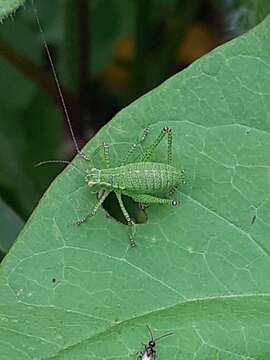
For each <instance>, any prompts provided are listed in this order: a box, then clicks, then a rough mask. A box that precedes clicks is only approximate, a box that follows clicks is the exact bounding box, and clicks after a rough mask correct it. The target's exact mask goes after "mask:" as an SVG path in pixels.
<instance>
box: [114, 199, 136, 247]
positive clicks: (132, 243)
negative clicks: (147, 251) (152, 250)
mask: <svg viewBox="0 0 270 360" xmlns="http://www.w3.org/2000/svg"><path fill="white" fill-rule="evenodd" d="M115 195H116V197H117V200H118V202H119V206H120V209H121V210H122V213H123V215H124V217H125V219H126V221H127V223H128V225H129V226H130V230H131V231H130V233H129V243H130V246H131V247H134V246H135V245H136V244H135V239H134V237H135V231H136V229H135V226H136V225H135V222H134V221H133V220H132V219H131V218H130V216H129V213H128V212H127V210H126V208H125V205H124V203H123V200H122V196H121V193H120V192H115Z"/></svg>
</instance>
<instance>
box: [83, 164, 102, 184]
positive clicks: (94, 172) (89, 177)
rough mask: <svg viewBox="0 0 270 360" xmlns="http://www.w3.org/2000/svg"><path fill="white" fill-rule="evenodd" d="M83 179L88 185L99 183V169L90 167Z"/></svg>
mask: <svg viewBox="0 0 270 360" xmlns="http://www.w3.org/2000/svg"><path fill="white" fill-rule="evenodd" d="M85 181H86V182H87V184H88V186H90V187H91V186H94V185H97V184H99V183H100V169H96V168H92V169H87V170H86V176H85Z"/></svg>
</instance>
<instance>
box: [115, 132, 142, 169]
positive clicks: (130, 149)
mask: <svg viewBox="0 0 270 360" xmlns="http://www.w3.org/2000/svg"><path fill="white" fill-rule="evenodd" d="M148 134H149V128H145V129H144V130H143V135H142V137H141V139H140V141H139V142H138V143H137V144H133V145H131V147H130V148H129V150H128V152H127V155H126V157H125V159H124V160H123V161H122V163H121V165H125V164H127V163H128V160H129V159H130V157H131V155H132V154H133V153H134V150H135V149H137V147H138V146H139V145H141V144H142V143H143V142H144V140H145V138H146V137H147V135H148Z"/></svg>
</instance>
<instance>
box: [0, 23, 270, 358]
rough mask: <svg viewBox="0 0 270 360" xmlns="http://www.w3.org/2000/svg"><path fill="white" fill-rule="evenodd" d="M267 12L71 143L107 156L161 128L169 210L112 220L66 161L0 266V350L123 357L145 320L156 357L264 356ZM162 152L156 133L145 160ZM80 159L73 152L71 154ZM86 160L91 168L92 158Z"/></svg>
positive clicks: (269, 149) (269, 248) (267, 308)
mask: <svg viewBox="0 0 270 360" xmlns="http://www.w3.org/2000/svg"><path fill="white" fill-rule="evenodd" d="M269 37H270V18H269V17H268V18H267V19H266V20H265V21H264V22H263V23H262V24H260V25H259V26H258V27H257V28H255V29H254V30H252V31H250V32H249V33H248V34H246V35H245V36H242V37H241V38H238V39H236V40H235V41H232V42H230V43H228V44H226V45H225V46H222V47H220V48H218V49H216V50H215V51H213V52H212V53H211V54H209V55H208V56H206V57H204V58H202V59H201V60H199V61H197V62H196V63H194V64H193V65H192V66H190V67H189V68H188V69H187V70H185V71H184V72H182V73H181V74H179V75H176V76H174V77H173V78H171V79H170V80H168V81H167V82H165V83H163V84H162V85H161V86H160V87H158V88H157V89H155V90H154V91H152V92H151V93H149V94H147V95H146V96H144V97H142V98H141V99H139V100H138V101H136V102H135V103H133V104H131V105H130V106H129V107H127V108H126V109H124V110H123V111H122V112H120V113H119V114H118V115H117V116H116V117H115V118H114V120H113V121H112V122H111V123H110V124H109V125H108V126H106V127H105V128H103V129H102V131H100V133H99V134H98V136H97V137H96V138H95V139H94V140H93V141H91V142H90V143H89V144H88V145H87V147H86V149H85V152H86V153H87V154H88V155H89V157H91V154H92V153H93V151H94V149H95V148H96V147H97V146H98V144H100V143H101V142H102V141H107V142H109V143H110V144H111V149H110V152H111V156H112V161H113V164H114V165H117V164H119V162H120V160H121V157H122V156H123V154H124V153H125V152H126V150H127V149H128V147H129V145H130V144H132V143H134V142H135V141H136V140H137V139H138V138H139V136H140V134H141V132H142V129H143V128H144V127H146V126H148V127H149V128H150V130H151V131H150V135H149V138H148V139H147V140H146V145H147V144H149V143H151V141H152V139H153V138H154V137H155V136H156V134H157V133H158V132H159V131H160V129H161V128H162V127H163V126H170V127H172V128H173V134H174V142H173V156H174V158H173V162H174V165H175V166H176V167H178V168H183V169H185V173H186V185H184V186H183V187H182V188H181V189H179V191H178V192H177V193H176V198H177V199H178V200H180V201H181V206H179V207H178V208H170V207H165V206H163V207H162V206H152V207H151V208H149V209H147V213H148V221H147V223H145V224H141V225H138V226H137V233H136V241H137V247H136V248H132V249H129V248H128V240H127V233H128V229H127V226H126V225H123V224H121V223H117V222H115V221H114V220H113V219H111V218H107V217H106V216H105V213H104V211H103V210H100V211H99V212H98V213H97V215H96V216H95V217H94V218H92V219H90V220H89V221H88V222H87V223H86V224H83V225H81V227H76V226H74V225H73V224H72V222H73V220H74V219H77V218H78V217H80V216H82V215H84V214H85V213H87V212H88V211H89V208H91V207H92V206H93V204H94V203H95V202H96V196H95V195H94V194H91V193H90V192H89V189H88V188H87V186H85V183H84V179H83V177H81V176H80V174H79V173H78V172H77V171H76V169H74V168H71V167H69V168H68V169H67V170H66V171H64V172H63V174H62V175H61V176H59V177H58V178H57V179H56V181H55V182H54V183H53V185H52V186H51V187H50V189H49V190H48V191H47V192H46V194H45V195H44V197H43V199H42V201H41V202H40V205H39V206H38V207H37V209H36V210H35V212H34V213H33V215H32V217H31V218H30V220H29V221H28V223H27V225H26V226H25V228H24V231H23V232H22V233H21V235H20V237H19V239H18V240H17V241H16V243H15V245H14V246H13V248H12V249H11V251H10V253H9V254H8V256H7V257H6V258H5V259H4V262H3V264H2V267H1V275H0V285H1V287H0V313H1V316H0V324H1V330H0V331H1V335H0V354H1V358H3V359H13V360H17V359H20V360H24V359H52V358H54V359H57V360H58V359H73V360H74V359H95V360H97V359H136V352H137V351H139V350H140V344H141V342H146V341H147V339H148V334H147V331H146V328H145V324H149V325H150V326H151V328H152V329H153V330H154V332H155V335H156V336H158V335H160V334H162V333H163V332H166V331H169V330H170V331H173V332H174V336H171V337H168V338H166V339H163V340H161V342H160V343H159V344H158V355H159V358H160V359H188V360H189V359H205V360H206V359H217V358H219V359H222V360H224V359H226V360H227V359H267V358H270V341H269V339H270V318H269V313H270V302H269V298H270V277H269V269H270V258H269V257H270V236H269V235H270V196H269V194H270V181H269V174H270V171H269V170H270V120H269V113H270V82H269V78H270V45H269ZM162 158H163V159H165V158H166V147H165V144H162V146H160V147H159V149H158V151H157V153H156V159H158V160H159V161H161V159H162ZM75 163H76V165H77V166H78V167H80V168H81V169H83V168H85V166H86V165H85V164H84V163H83V161H82V160H78V159H77V160H75ZM96 165H97V166H103V165H102V164H101V160H100V159H99V158H97V161H96Z"/></svg>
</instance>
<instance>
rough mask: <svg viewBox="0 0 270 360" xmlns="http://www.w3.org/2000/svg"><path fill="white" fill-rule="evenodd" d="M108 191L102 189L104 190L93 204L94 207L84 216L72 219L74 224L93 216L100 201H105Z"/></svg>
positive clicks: (81, 222)
mask: <svg viewBox="0 0 270 360" xmlns="http://www.w3.org/2000/svg"><path fill="white" fill-rule="evenodd" d="M109 193H110V191H107V190H104V192H103V193H102V195H101V197H100V198H99V200H98V202H97V203H96V205H95V206H94V208H93V209H92V211H91V212H90V213H89V214H87V215H86V216H84V217H83V218H81V219H79V220H76V221H74V223H75V224H76V225H81V224H83V223H84V222H85V221H86V220H87V219H88V218H89V217H90V216H95V215H96V212H97V210H98V209H99V207H100V206H101V205H102V203H103V202H104V201H105V199H106V197H107V196H108V195H109Z"/></svg>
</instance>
